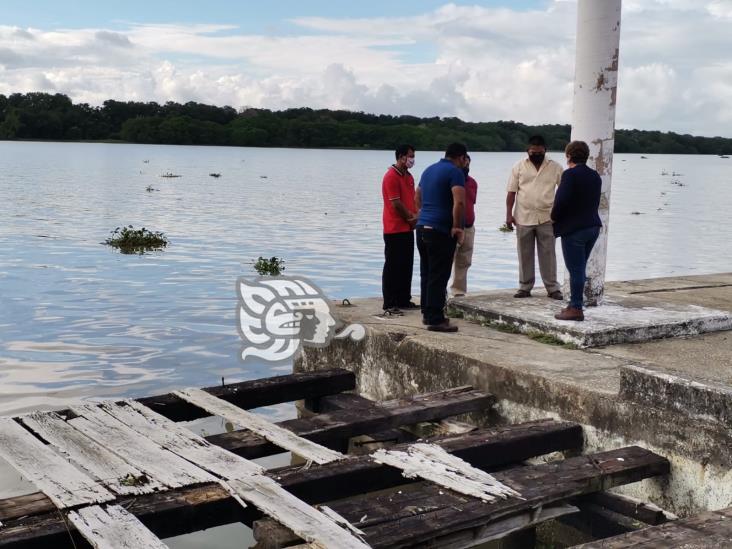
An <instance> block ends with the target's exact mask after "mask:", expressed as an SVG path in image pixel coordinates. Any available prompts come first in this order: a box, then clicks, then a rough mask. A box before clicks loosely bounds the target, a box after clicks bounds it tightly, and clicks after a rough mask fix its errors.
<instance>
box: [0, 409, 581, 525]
mask: <svg viewBox="0 0 732 549" xmlns="http://www.w3.org/2000/svg"><path fill="white" fill-rule="evenodd" d="M181 428H182V427H181ZM431 442H435V443H436V444H440V445H441V446H442V447H443V448H445V449H446V450H447V451H449V452H451V453H454V454H455V455H456V456H459V457H461V458H462V459H465V460H467V461H469V462H470V463H471V464H472V465H474V466H476V467H481V468H483V469H490V468H495V467H497V466H502V465H506V464H509V463H515V462H519V461H523V460H525V459H528V458H530V457H534V456H537V455H541V454H545V453H549V452H554V451H561V450H567V449H573V448H579V447H581V446H582V428H581V427H580V426H579V425H577V424H575V423H565V422H558V421H554V420H541V421H533V422H528V423H524V424H519V425H509V426H502V427H493V428H490V429H481V430H477V431H474V432H471V433H466V434H464V435H453V436H449V437H440V438H438V439H434V440H432V441H431ZM267 474H268V475H269V476H271V477H272V478H274V479H276V480H277V481H278V482H279V483H280V484H282V485H283V486H284V487H285V488H286V489H287V490H288V491H290V492H291V493H293V494H294V495H296V496H297V497H299V498H300V499H304V500H306V501H308V502H309V503H322V502H324V501H330V500H333V499H339V498H342V497H348V496H351V495H356V494H361V493H363V492H366V491H369V490H379V489H382V488H388V487H390V486H396V485H399V484H404V483H406V482H408V480H407V479H405V478H404V477H403V476H402V475H401V471H398V470H396V469H393V468H391V467H388V466H385V465H380V464H378V463H376V462H374V461H373V460H372V459H370V458H368V457H367V456H361V457H358V458H349V459H348V460H344V461H336V462H332V463H329V464H327V465H324V466H319V467H316V466H313V467H311V468H309V469H303V468H302V466H289V467H284V468H279V469H274V470H271V471H269V472H268V473H267ZM141 501H144V498H141ZM53 509H54V507H53V504H52V503H51V502H50V501H49V500H48V499H47V498H46V497H45V496H43V495H42V494H31V495H28V496H18V497H16V498H11V499H9V500H0V521H10V520H12V519H16V518H18V517H22V516H26V515H37V514H41V513H46V512H49V511H53ZM0 537H1V536H0Z"/></svg>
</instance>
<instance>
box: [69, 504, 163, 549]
mask: <svg viewBox="0 0 732 549" xmlns="http://www.w3.org/2000/svg"><path fill="white" fill-rule="evenodd" d="M69 522H70V523H71V524H73V525H74V526H75V527H76V529H77V530H78V531H79V533H81V535H82V536H84V538H85V539H86V540H87V541H88V542H89V543H90V544H91V546H92V547H94V549H120V548H129V549H134V548H136V547H139V548H142V547H145V548H149V549H166V548H167V547H168V546H167V545H165V544H164V543H163V542H162V541H160V539H159V538H158V537H157V536H155V534H153V533H152V532H151V531H150V530H148V529H147V528H145V526H144V525H143V524H142V523H141V522H140V521H139V520H138V519H137V517H135V515H133V514H132V513H129V512H127V510H125V508H124V507H121V506H119V505H110V506H109V507H107V508H106V509H104V508H102V507H100V506H99V505H92V506H91V507H84V508H82V509H79V510H78V511H72V512H71V513H69Z"/></svg>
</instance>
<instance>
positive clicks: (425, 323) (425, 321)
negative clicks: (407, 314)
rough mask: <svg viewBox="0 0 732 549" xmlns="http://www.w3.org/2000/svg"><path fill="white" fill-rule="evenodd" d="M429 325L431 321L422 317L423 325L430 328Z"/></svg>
mask: <svg viewBox="0 0 732 549" xmlns="http://www.w3.org/2000/svg"><path fill="white" fill-rule="evenodd" d="M429 323H430V321H429V320H427V319H426V318H425V317H422V324H424V325H425V326H428V325H429Z"/></svg>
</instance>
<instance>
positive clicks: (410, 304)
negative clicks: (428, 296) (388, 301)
mask: <svg viewBox="0 0 732 549" xmlns="http://www.w3.org/2000/svg"><path fill="white" fill-rule="evenodd" d="M399 308H400V309H405V310H409V309H419V308H420V307H419V305H416V304H415V303H414V302H412V301H410V302H408V303H405V304H404V305H399Z"/></svg>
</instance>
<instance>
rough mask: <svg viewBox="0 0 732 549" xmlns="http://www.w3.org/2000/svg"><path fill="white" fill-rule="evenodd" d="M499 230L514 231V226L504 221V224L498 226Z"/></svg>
mask: <svg viewBox="0 0 732 549" xmlns="http://www.w3.org/2000/svg"><path fill="white" fill-rule="evenodd" d="M498 230H499V231H501V232H502V233H512V232H513V227H512V226H511V225H509V224H507V223H504V224H503V225H501V226H500V227H498Z"/></svg>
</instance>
